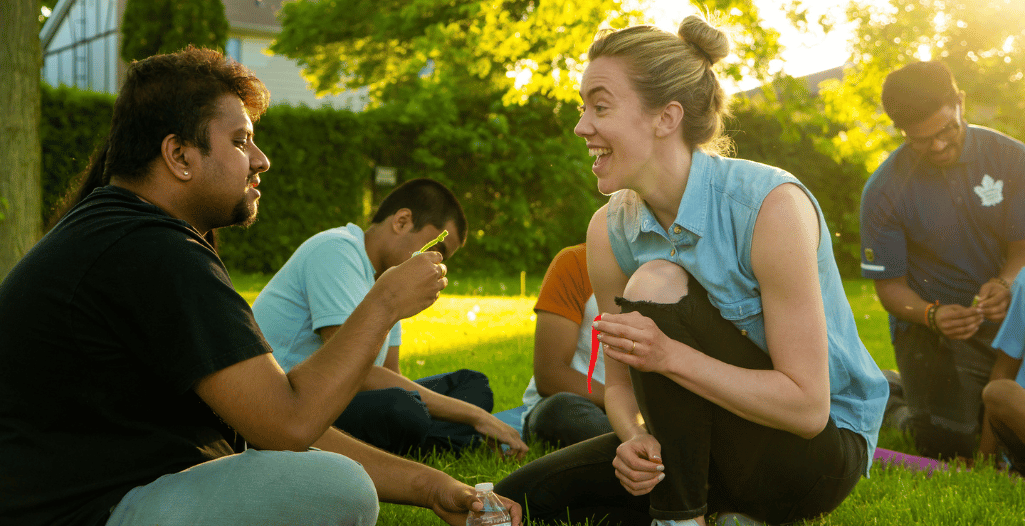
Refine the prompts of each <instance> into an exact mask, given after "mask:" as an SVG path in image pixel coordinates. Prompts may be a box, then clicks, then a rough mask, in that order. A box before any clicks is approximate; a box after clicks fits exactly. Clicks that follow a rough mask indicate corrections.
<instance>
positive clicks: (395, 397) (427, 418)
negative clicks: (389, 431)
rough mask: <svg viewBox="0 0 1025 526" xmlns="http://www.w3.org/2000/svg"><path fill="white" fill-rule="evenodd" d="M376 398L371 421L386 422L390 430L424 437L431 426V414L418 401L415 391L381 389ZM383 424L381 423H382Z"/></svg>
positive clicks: (425, 406)
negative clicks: (380, 393) (403, 430)
mask: <svg viewBox="0 0 1025 526" xmlns="http://www.w3.org/2000/svg"><path fill="white" fill-rule="evenodd" d="M382 391H384V392H383V393H382V396H381V397H380V398H378V402H379V403H378V404H377V406H376V409H375V411H374V412H375V414H374V415H373V417H372V418H373V419H374V420H376V421H377V422H382V421H387V423H388V425H389V426H391V427H392V428H398V429H405V430H407V431H408V432H409V433H411V434H415V435H425V436H426V434H427V429H428V428H429V427H430V426H431V413H430V412H429V411H428V410H427V404H424V402H423V400H421V399H420V395H419V394H417V393H416V391H407V390H405V389H401V388H398V387H393V388H389V389H382ZM382 423H383V422H382Z"/></svg>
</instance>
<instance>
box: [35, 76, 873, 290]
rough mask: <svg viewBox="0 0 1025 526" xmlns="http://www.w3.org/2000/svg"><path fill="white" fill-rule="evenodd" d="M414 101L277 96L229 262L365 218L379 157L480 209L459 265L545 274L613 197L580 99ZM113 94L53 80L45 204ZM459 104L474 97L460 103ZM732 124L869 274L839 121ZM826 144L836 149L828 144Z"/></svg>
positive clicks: (46, 130)
mask: <svg viewBox="0 0 1025 526" xmlns="http://www.w3.org/2000/svg"><path fill="white" fill-rule="evenodd" d="M406 100H407V101H408V103H407V104H405V105H404V106H403V107H402V108H397V107H394V106H391V107H381V108H378V109H372V110H369V111H366V112H363V113H352V112H349V111H345V110H334V109H331V108H316V109H311V108H308V107H305V106H300V107H290V106H272V107H271V108H270V109H269V110H268V111H267V114H266V115H264V117H263V118H262V119H261V121H260V122H259V123H258V124H257V126H256V133H257V138H256V139H257V144H258V145H259V146H260V148H261V149H263V151H264V152H265V153H266V154H267V156H268V157H269V158H270V160H271V169H270V171H268V172H267V173H266V174H264V175H263V177H262V178H261V184H260V191H261V192H262V193H263V198H262V199H261V200H260V215H259V220H258V221H257V222H256V224H254V225H253V226H252V227H250V228H249V229H246V230H242V229H237V228H227V229H222V230H221V231H220V232H219V237H220V251H221V257H222V259H223V260H224V262H225V264H226V265H227V266H228V267H229V268H231V269H233V270H238V271H244V272H259V273H273V272H275V271H276V270H277V269H278V268H280V267H281V265H283V264H284V262H285V261H286V260H287V259H288V257H289V256H290V255H291V254H292V252H293V251H294V250H295V249H296V248H297V247H298V246H299V245H300V244H301V243H302V242H303V241H304V240H306V239H307V238H308V237H310V236H312V235H313V234H315V233H317V232H319V231H321V230H324V229H327V228H332V227H336V226H340V225H344V224H345V223H347V222H354V223H357V224H360V225H361V226H366V223H367V220H368V217H369V214H370V212H371V211H372V209H373V207H374V206H375V205H376V204H377V203H378V202H380V200H381V199H382V198H383V197H384V195H385V194H386V193H387V192H388V191H389V190H390V189H391V188H392V187H390V186H387V187H385V186H378V185H376V184H375V183H374V170H375V168H376V167H379V166H388V167H394V168H396V169H397V179H398V182H400V183H401V182H402V181H406V180H409V179H413V178H416V177H431V178H433V179H436V180H438V181H441V182H442V183H444V184H446V185H448V186H449V187H450V188H452V190H453V191H454V192H455V193H456V195H457V196H458V197H459V198H460V200H461V201H462V203H463V206H464V208H465V209H466V213H467V216H468V218H469V220H470V228H469V232H470V233H469V236H468V238H469V239H468V240H467V242H466V246H465V247H464V248H463V250H461V251H460V252H459V254H458V255H457V257H456V258H455V259H454V260H452V262H451V263H450V267H452V270H453V271H454V272H460V273H463V274H473V275H488V274H491V275H518V274H519V272H520V271H526V272H527V273H528V275H531V276H533V275H540V274H541V273H543V272H544V270H545V269H546V268H547V266H548V263H549V262H550V261H551V258H552V257H554V255H555V254H556V252H558V250H559V249H561V248H562V247H565V246H568V245H572V244H575V243H579V242H581V241H583V240H584V236H585V233H586V229H587V223H588V221H589V219H590V217H591V215H592V214H593V213H594V211H595V210H597V209H598V207H600V206H601V204H602V203H603V202H604V199H605V198H604V197H603V196H601V195H600V194H598V193H597V191H596V189H595V188H596V185H595V182H594V176H593V175H592V174H591V169H590V159H589V158H588V156H587V151H586V148H585V147H584V143H583V141H582V140H581V139H580V138H578V137H575V136H574V135H573V125H574V123H575V122H576V119H577V113H576V110H575V108H573V107H571V106H570V105H567V104H562V103H558V102H555V101H553V100H551V99H548V98H544V97H541V96H536V97H531V98H529V99H528V100H527V101H525V102H524V103H523V104H522V105H509V106H507V105H504V104H502V102H501V101H500V100H499V99H498V98H497V97H493V96H491V95H484V94H482V93H464V92H460V91H458V90H449V89H444V88H441V87H433V88H430V87H428V88H426V89H417V90H411V91H410V93H409V96H408V97H407V99H406ZM113 101H114V99H113V97H112V96H110V95H106V94H97V93H90V92H83V91H79V90H77V89H74V88H66V87H61V88H51V87H49V86H45V85H44V87H43V126H42V130H41V133H42V141H43V180H44V196H43V201H44V215H47V216H48V215H49V214H50V213H51V212H52V210H53V207H54V204H55V203H56V202H57V201H58V199H59V198H60V196H61V195H62V194H63V193H64V192H65V191H66V189H67V188H68V185H69V183H70V181H71V180H72V178H73V177H74V176H75V174H77V173H78V172H80V171H81V170H82V169H84V168H85V166H86V164H87V163H88V159H89V155H90V154H91V152H92V150H93V149H94V147H95V145H96V144H97V143H98V142H99V141H100V140H101V139H102V137H103V136H104V134H105V133H106V132H107V130H108V129H109V124H110V118H111V114H112V109H113ZM458 108H471V109H469V110H466V109H464V110H459V109H458ZM735 114H736V116H735V118H734V120H733V121H731V122H730V123H729V124H728V128H729V129H731V130H735V131H733V132H731V135H732V136H733V138H734V141H735V142H736V146H737V156H738V157H742V158H746V159H751V160H755V161H759V162H764V163H766V164H771V165H774V166H778V167H780V168H783V169H785V170H787V171H789V172H791V173H793V174H794V175H796V176H797V177H798V178H799V179H801V180H802V181H803V182H804V183H805V184H806V185H807V186H808V187H809V188H810V189H811V191H812V192H813V193H814V194H815V196H816V198H817V199H818V200H819V202H820V204H821V205H822V209H823V212H824V213H825V216H826V222H827V224H828V226H829V228H830V231H831V232H833V233H834V235H833V242H834V249H835V253H836V255H837V262H838V263H839V265H840V268H841V272H842V273H843V274H844V275H846V276H855V275H857V266H858V262H859V259H858V243H859V239H858V203H859V200H860V194H861V188H862V185H863V183H864V181H865V178H866V177H867V175H868V174H867V173H866V172H865V170H864V168H863V166H862V165H852V164H850V163H842V162H838V161H836V160H835V159H834V157H833V156H831V155H829V153H828V152H829V150H828V147H827V146H828V145H825V146H824V141H825V142H828V141H829V139H828V137H830V136H832V135H835V134H836V130H834V129H833V125H832V124H831V123H830V122H829V121H827V120H825V119H823V118H821V117H819V116H818V115H817V114H816V113H815V112H813V111H809V110H807V109H805V108H803V107H801V106H800V105H797V106H795V105H793V104H791V105H789V106H788V105H787V104H786V103H784V104H775V105H768V104H756V103H750V102H745V101H738V104H737V106H736V110H735ZM824 152H825V153H824Z"/></svg>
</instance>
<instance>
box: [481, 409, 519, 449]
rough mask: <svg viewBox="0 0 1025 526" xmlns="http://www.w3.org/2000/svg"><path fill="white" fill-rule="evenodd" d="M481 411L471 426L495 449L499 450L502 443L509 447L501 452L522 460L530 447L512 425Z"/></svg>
mask: <svg viewBox="0 0 1025 526" xmlns="http://www.w3.org/2000/svg"><path fill="white" fill-rule="evenodd" d="M481 412H482V413H484V414H483V416H481V418H480V419H479V420H478V421H477V422H475V423H474V425H473V428H474V429H476V430H477V432H478V433H480V434H482V435H484V436H485V437H487V438H488V442H490V443H492V444H493V445H494V446H495V448H496V450H498V451H501V445H502V444H505V445H507V446H509V449H507V450H506V451H505V452H504V453H503V455H505V456H506V457H510V456H512V457H515V458H516V460H522V459H523V456H524V455H526V454H527V451H529V450H530V448H529V447H527V444H525V443H524V442H523V440H522V439H521V438H520V434H519V433H517V432H516V430H515V429H513V427H512V426H510V425H509V424H506V423H505V422H503V421H501V420H499V419H498V417H496V416H495V415H492V414H490V413H487V412H484V411H483V410H481Z"/></svg>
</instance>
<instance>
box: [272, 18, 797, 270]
mask: <svg viewBox="0 0 1025 526" xmlns="http://www.w3.org/2000/svg"><path fill="white" fill-rule="evenodd" d="M624 4H627V2H625V1H623V0H559V1H556V0H325V1H312V0H296V1H293V2H288V3H285V4H284V5H282V8H281V12H280V14H279V18H280V20H281V23H282V31H281V33H280V34H279V35H278V39H277V40H276V41H275V42H274V44H272V45H271V50H272V51H273V52H274V53H278V54H282V55H286V56H288V57H290V58H293V59H295V60H297V61H298V62H299V64H300V65H301V66H302V67H303V70H304V76H305V77H306V78H307V80H309V81H310V83H311V84H312V86H313V88H314V89H315V90H317V91H318V92H320V93H327V92H338V91H340V90H343V89H347V88H349V89H351V88H355V87H361V86H368V87H369V88H370V92H371V100H372V102H371V106H372V111H380V112H381V113H380V114H381V115H382V118H383V120H387V121H389V122H398V123H401V124H402V125H403V126H404V129H403V130H395V131H394V133H395V134H396V136H397V137H401V139H399V140H396V141H394V142H393V143H392V144H390V145H388V147H386V148H382V151H381V152H379V154H378V156H377V158H376V159H375V160H376V161H379V162H382V163H386V165H387V166H396V165H398V166H405V167H411V169H412V170H415V173H416V175H419V176H428V177H434V178H437V179H439V180H441V181H443V182H445V183H446V184H449V186H450V187H452V188H453V190H454V191H455V192H456V194H457V195H459V196H460V197H461V199H464V203H463V204H464V206H465V207H466V208H467V214H468V215H469V216H470V217H473V218H474V221H475V225H474V228H473V229H472V230H473V232H471V236H470V239H469V240H468V242H467V249H466V252H468V253H471V254H474V256H468V257H469V258H472V261H473V263H474V265H475V267H476V268H477V269H487V267H486V266H485V265H488V264H490V265H494V266H496V267H495V268H494V269H488V270H496V271H500V272H505V273H509V272H510V271H516V270H521V269H531V270H533V269H535V268H538V267H540V268H542V269H543V268H544V265H546V264H547V262H549V261H550V260H551V257H552V256H554V254H555V251H557V250H558V249H559V248H562V247H563V246H566V245H568V244H572V243H578V242H580V241H582V240H583V237H584V231H585V229H586V226H587V219H588V218H589V217H590V214H591V213H592V212H593V211H594V210H595V209H596V208H597V207H598V206H600V200H601V199H602V198H601V196H600V195H598V194H597V193H596V191H595V185H594V181H593V179H592V177H591V174H590V169H589V165H590V160H589V159H588V157H587V152H586V150H585V148H583V145H582V142H581V141H580V139H579V138H577V137H575V136H573V132H572V127H573V122H574V121H575V120H576V114H575V112H574V111H573V108H574V107H575V106H576V104H577V103H578V101H579V95H578V94H577V90H578V88H579V86H578V83H579V81H578V77H579V74H580V73H581V72H582V70H583V66H584V64H583V62H584V59H585V54H586V52H587V47H588V46H589V44H590V42H591V41H592V39H593V38H594V34H595V32H596V31H597V29H598V28H599V27H601V26H603V25H605V26H609V25H611V26H613V27H623V26H625V25H628V24H634V23H640V22H642V21H644V19H643V13H642V11H641V10H638V9H631V8H628V7H624ZM632 4H636V6H639V7H643V2H640V3H639V2H636V1H633V2H632ZM689 9H691V10H694V11H696V10H697V9H704V10H710V11H723V12H724V13H725V14H727V15H730V16H732V18H733V21H734V23H735V24H738V25H739V26H742V27H747V28H750V30H749V31H747V33H743V34H742V37H741V38H740V39H738V43H739V44H740V45H739V46H738V47H737V54H736V58H735V60H733V61H732V62H730V63H729V64H727V65H726V66H725V68H724V70H725V71H726V72H727V74H728V75H730V76H739V75H741V74H744V73H748V72H759V71H765V70H766V69H767V67H766V66H767V64H768V61H769V59H770V58H771V57H772V56H774V54H775V53H776V52H778V50H779V47H778V45H777V43H776V42H777V39H778V35H777V34H776V33H775V32H774V31H771V30H765V29H763V28H762V27H761V26H760V25H759V24H757V23H752V21H757V19H758V17H757V14H756V11H754V10H753V8H752V7H751V1H750V0H706V1H704V2H695V3H694V4H693V5H691V6H690V7H689ZM385 117H386V118H385ZM406 171H407V172H409V171H410V168H407V170H406ZM553 218H559V224H557V225H553V223H552V220H553ZM471 245H472V246H473V250H471V249H470V247H471ZM468 257H464V256H460V259H459V261H460V262H463V261H466V260H467V259H468ZM460 264H461V263H460Z"/></svg>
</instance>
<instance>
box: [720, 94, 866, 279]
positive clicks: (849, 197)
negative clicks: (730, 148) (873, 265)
mask: <svg viewBox="0 0 1025 526" xmlns="http://www.w3.org/2000/svg"><path fill="white" fill-rule="evenodd" d="M730 127H731V128H733V129H734V130H735V131H733V132H731V134H730V135H731V136H732V137H733V141H734V144H735V146H736V150H737V151H736V156H737V157H740V158H743V159H750V160H752V161H757V162H760V163H765V164H768V165H771V166H776V167H779V168H782V169H783V170H786V171H788V172H790V173H791V174H793V175H794V176H795V177H797V178H798V179H800V180H801V182H802V183H804V185H805V186H807V187H808V189H809V190H810V191H811V193H812V194H813V195H814V196H815V199H816V200H817V201H818V202H819V205H820V206H821V207H822V213H823V215H824V216H825V219H826V226H828V227H829V230H830V233H831V238H832V240H833V254H834V255H835V257H836V262H837V266H838V267H839V268H840V273H841V274H842V275H844V276H845V277H858V276H860V272H861V271H860V265H861V259H860V251H861V245H860V244H861V237H860V235H859V231H860V224H859V221H860V219H859V217H858V208H859V206H860V204H861V190H862V188H863V187H864V186H865V182H866V181H867V180H868V176H869V173H868V171H867V170H866V169H865V167H864V166H863V165H855V164H852V163H841V162H837V161H836V160H835V159H834V158H833V157H832V156H830V155H827V154H825V153H822V152H821V151H820V149H827V148H828V145H824V144H821V143H823V142H827V143H828V140H827V139H826V138H827V137H830V136H832V135H835V134H836V133H837V130H834V129H831V128H830V124H829V123H828V122H827V121H825V120H824V119H819V118H807V117H806V115H804V114H802V113H800V112H797V111H786V108H783V111H780V109H779V108H775V109H773V110H766V108H765V107H764V106H760V105H752V104H749V103H747V102H746V101H743V100H739V101H737V104H736V105H735V109H734V120H733V121H732V122H731V123H730ZM817 143H818V144H817Z"/></svg>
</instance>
